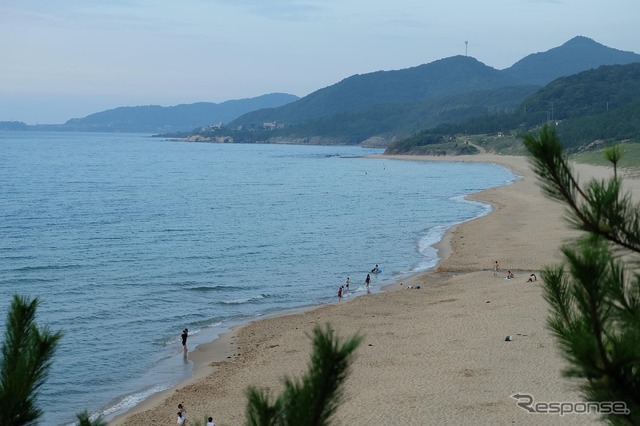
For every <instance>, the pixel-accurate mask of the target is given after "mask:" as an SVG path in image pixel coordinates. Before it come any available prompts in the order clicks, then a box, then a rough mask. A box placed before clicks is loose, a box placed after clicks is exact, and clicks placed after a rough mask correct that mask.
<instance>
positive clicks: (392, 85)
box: [231, 56, 518, 127]
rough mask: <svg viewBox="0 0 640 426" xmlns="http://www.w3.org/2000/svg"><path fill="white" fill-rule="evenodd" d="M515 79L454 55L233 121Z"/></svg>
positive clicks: (345, 108) (349, 81) (301, 116)
mask: <svg viewBox="0 0 640 426" xmlns="http://www.w3.org/2000/svg"><path fill="white" fill-rule="evenodd" d="M516 84H518V83H517V82H516V80H515V79H513V78H512V77H509V76H506V75H504V74H503V73H501V72H500V71H498V70H496V69H494V68H491V67H488V66H486V65H484V64H483V63H481V62H479V61H478V60H476V59H474V58H471V57H467V56H454V57H451V58H446V59H441V60H438V61H435V62H431V63H429V64H424V65H420V66H417V67H413V68H407V69H402V70H396V71H377V72H373V73H369V74H356V75H353V76H351V77H348V78H346V79H344V80H342V81H340V82H339V83H336V84H334V85H332V86H328V87H325V88H323V89H320V90H317V91H315V92H313V93H311V94H309V95H307V96H305V97H303V98H301V99H299V100H297V101H296V102H292V103H291V104H288V105H285V106H283V107H279V108H273V109H269V110H262V111H254V112H251V113H248V114H246V115H244V116H242V117H240V118H238V119H236V120H234V121H233V122H232V123H231V126H232V127H234V126H238V125H244V126H252V125H253V126H256V125H259V124H261V123H262V122H263V121H278V122H283V123H286V124H287V125H295V124H300V123H304V122H306V121H309V120H318V119H323V118H327V117H332V116H335V115H338V114H343V113H346V112H355V111H360V110H363V109H366V108H371V107H374V106H376V105H383V104H405V103H417V102H423V101H429V100H433V99H436V98H442V97H446V96H450V95H456V94H461V93H468V92H472V91H479V90H488V89H496V88H500V87H506V86H513V85H516Z"/></svg>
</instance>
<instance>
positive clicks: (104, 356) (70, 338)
mask: <svg viewBox="0 0 640 426" xmlns="http://www.w3.org/2000/svg"><path fill="white" fill-rule="evenodd" d="M382 152H383V151H382V150H381V149H366V148H361V147H358V146H315V145H314V146H307V145H288V144H279V145H269V144H214V143H185V142H179V141H171V140H166V139H162V138H152V137H151V135H146V134H115V133H108V134H107V133H60V132H51V133H48V132H0V197H1V201H0V330H1V331H2V333H3V334H2V337H3V340H4V330H5V328H6V313H7V312H8V309H9V306H10V303H11V300H12V298H13V295H14V294H18V295H21V296H27V297H29V298H38V300H39V305H38V310H37V318H36V321H37V324H38V326H39V327H41V328H42V327H45V326H47V327H49V328H50V329H51V330H53V331H58V330H59V331H62V332H63V333H64V337H63V338H62V340H61V341H60V344H59V346H58V349H57V351H56V353H55V356H54V358H53V363H52V366H51V370H50V374H49V376H48V378H47V380H46V382H45V384H44V385H43V386H42V388H41V389H40V392H39V395H38V405H39V407H40V408H41V409H42V410H43V412H44V415H43V417H42V422H41V423H42V424H51V425H69V424H73V423H74V420H75V419H76V417H75V416H76V414H77V413H79V412H82V411H84V410H88V412H89V413H92V414H94V415H101V416H103V418H104V419H106V420H109V419H112V418H113V417H114V416H116V415H118V414H122V413H123V412H125V411H126V410H128V409H130V408H132V407H133V406H135V405H136V404H138V403H140V402H141V401H143V400H144V399H146V398H148V397H149V396H151V395H153V394H155V393H157V392H160V391H163V390H166V389H168V388H170V387H172V386H174V385H175V384H177V383H179V382H180V381H183V380H185V379H187V378H189V377H191V375H192V369H193V365H192V363H191V362H190V361H189V360H188V359H187V361H185V360H184V358H183V356H182V347H181V342H180V334H181V332H182V330H183V329H184V328H185V327H186V328H188V329H189V331H190V337H189V340H188V346H189V348H190V350H193V349H194V348H195V347H197V345H199V344H202V343H208V342H211V341H213V340H215V339H216V338H218V337H219V336H220V335H221V334H223V333H225V332H228V331H229V330H230V329H231V328H232V327H233V326H236V325H239V324H242V323H246V322H248V321H253V320H257V319H260V318H264V317H266V316H271V315H276V314H280V313H284V312H289V311H293V310H299V309H304V308H309V307H313V306H318V305H323V304H328V303H336V302H337V290H338V288H339V286H340V285H342V284H344V282H345V280H346V278H347V277H349V278H350V280H351V282H352V284H351V286H350V287H351V288H350V291H348V292H346V293H345V295H344V298H346V299H350V298H354V297H367V294H368V291H367V288H366V287H365V285H364V280H365V277H366V275H367V273H368V272H370V271H371V269H372V268H373V266H374V265H376V264H378V265H379V267H380V269H381V273H379V274H377V275H372V277H373V279H372V285H371V288H370V289H369V291H370V292H380V291H383V290H382V287H383V286H384V285H386V284H391V283H393V282H397V281H399V280H402V279H403V278H405V277H408V276H410V275H413V274H416V273H418V272H421V271H426V270H428V269H429V268H432V267H433V266H435V265H436V264H437V262H438V253H437V251H436V250H435V249H434V248H433V245H434V244H435V243H437V242H438V241H439V240H441V238H442V237H443V235H444V233H445V232H446V230H447V229H449V228H450V227H452V226H454V225H456V224H459V223H461V222H464V221H468V220H470V219H473V218H476V217H479V216H482V215H485V214H487V213H489V212H490V210H491V207H490V206H489V205H486V204H482V203H478V202H475V201H468V200H465V196H466V195H469V194H471V193H474V192H478V191H480V190H483V189H486V188H490V187H496V186H501V185H507V184H510V183H512V182H513V181H515V180H517V179H518V176H516V175H514V174H513V173H512V172H511V171H509V170H508V169H506V168H504V167H501V166H499V165H495V164H481V163H448V162H421V161H401V160H391V159H388V158H375V156H376V155H378V154H382ZM365 156H374V158H371V157H367V158H365Z"/></svg>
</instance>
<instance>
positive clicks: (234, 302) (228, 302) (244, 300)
mask: <svg viewBox="0 0 640 426" xmlns="http://www.w3.org/2000/svg"><path fill="white" fill-rule="evenodd" d="M267 297H269V296H267V295H264V294H259V295H257V296H249V297H243V298H241V299H233V300H223V301H221V302H220V303H222V304H223V305H242V304H244V303H251V302H256V301H258V300H261V299H266V298H267Z"/></svg>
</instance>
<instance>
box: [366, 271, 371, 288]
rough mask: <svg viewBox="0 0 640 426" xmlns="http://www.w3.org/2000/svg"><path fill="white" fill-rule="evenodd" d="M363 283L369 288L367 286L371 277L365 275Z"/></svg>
mask: <svg viewBox="0 0 640 426" xmlns="http://www.w3.org/2000/svg"><path fill="white" fill-rule="evenodd" d="M364 283H365V284H366V286H367V288H369V284H371V275H369V274H367V278H365V279H364Z"/></svg>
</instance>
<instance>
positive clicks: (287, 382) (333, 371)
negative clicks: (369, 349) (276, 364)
mask: <svg viewBox="0 0 640 426" xmlns="http://www.w3.org/2000/svg"><path fill="white" fill-rule="evenodd" d="M361 342H362V337H361V336H360V335H355V336H353V337H351V338H350V339H349V340H347V341H346V342H344V343H341V342H340V340H339V339H338V338H337V337H336V336H335V335H334V332H333V330H331V327H330V325H329V324H327V325H326V326H325V329H324V330H323V329H322V328H321V327H320V326H316V327H315V328H314V330H313V353H312V356H311V363H310V364H309V371H308V372H307V373H306V374H305V375H304V376H303V377H302V378H300V379H297V380H296V379H291V378H285V379H284V387H285V389H284V391H283V393H282V394H281V395H280V396H279V397H278V398H276V400H275V401H274V402H273V403H272V402H271V397H270V395H269V393H268V391H265V390H259V389H256V388H255V387H250V388H249V389H248V390H247V399H248V401H247V408H246V421H247V425H250V426H271V425H280V426H321V425H327V424H329V421H330V419H331V417H332V416H333V414H334V413H335V411H336V410H337V408H338V406H339V404H340V401H341V400H342V385H343V384H344V381H345V380H346V378H347V375H348V372H349V366H350V365H351V362H352V360H353V356H354V352H355V350H356V348H357V347H358V346H359V345H360V343H361Z"/></svg>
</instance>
